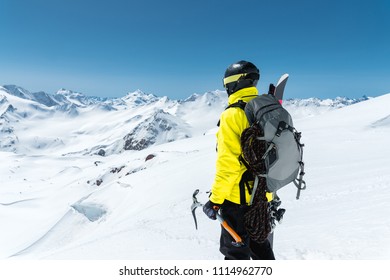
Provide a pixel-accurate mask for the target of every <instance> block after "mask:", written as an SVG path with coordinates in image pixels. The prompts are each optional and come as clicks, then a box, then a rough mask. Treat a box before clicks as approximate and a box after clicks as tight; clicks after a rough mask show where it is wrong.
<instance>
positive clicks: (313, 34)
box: [0, 0, 390, 99]
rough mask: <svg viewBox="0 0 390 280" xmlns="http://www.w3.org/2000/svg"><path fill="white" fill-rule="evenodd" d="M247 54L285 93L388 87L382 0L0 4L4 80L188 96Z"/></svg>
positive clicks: (264, 83) (215, 82)
mask: <svg viewBox="0 0 390 280" xmlns="http://www.w3.org/2000/svg"><path fill="white" fill-rule="evenodd" d="M241 59H245V60H249V61H251V62H253V63H255V64H256V65H257V66H258V67H259V68H260V71H261V79H260V82H259V86H258V87H259V89H260V91H266V89H267V87H268V84H269V83H270V82H276V80H277V79H278V77H279V76H280V75H281V74H283V73H286V72H287V73H289V74H290V79H289V84H288V85H287V88H286V93H285V94H286V98H307V97H320V98H328V97H336V96H348V97H360V96H363V95H369V96H377V95H381V94H385V93H388V92H390V65H389V64H390V4H389V1H387V0H361V1H358V0H355V1H352V0H346V1H343V0H327V1H312V0H311V1H309V0H295V1H291V0H278V1H273V0H246V1H237V0H235V1H230V0H192V1H186V0H181V1H177V0H164V1H158V0H154V1H152V0H138V1H132V0H127V1H125V0H110V1H100V0H93V1H92V0H66V1H65V0H63V1H60V0H28V1H27V0H26V1H22V0H0V85H5V84H17V85H19V86H22V87H24V88H26V89H28V90H30V91H40V90H43V91H46V92H49V93H54V92H56V91H57V90H58V89H60V88H67V89H71V90H74V91H79V92H82V93H84V94H86V95H94V96H102V97H120V96H124V95H125V94H126V93H127V92H129V91H134V90H136V89H141V90H143V91H145V92H147V93H153V94H155V95H158V96H168V97H170V98H173V99H184V98H187V97H188V96H190V95H191V94H193V93H200V94H201V93H204V92H206V91H209V90H215V89H223V87H222V78H223V74H224V72H225V69H226V67H227V66H228V65H229V64H231V63H233V62H235V61H238V60H241Z"/></svg>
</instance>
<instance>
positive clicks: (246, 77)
mask: <svg viewBox="0 0 390 280" xmlns="http://www.w3.org/2000/svg"><path fill="white" fill-rule="evenodd" d="M259 78H260V75H259V74H258V73H242V74H236V75H231V76H229V77H226V78H224V79H223V86H224V87H226V85H227V84H230V83H233V82H237V81H239V80H254V81H255V80H258V79H259Z"/></svg>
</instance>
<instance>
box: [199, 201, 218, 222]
mask: <svg viewBox="0 0 390 280" xmlns="http://www.w3.org/2000/svg"><path fill="white" fill-rule="evenodd" d="M220 207H221V205H220V204H215V203H213V202H211V201H210V200H209V201H207V203H206V204H205V205H203V212H204V213H205V214H206V215H207V217H209V218H210V219H212V220H216V219H217V213H218V210H219V208H220Z"/></svg>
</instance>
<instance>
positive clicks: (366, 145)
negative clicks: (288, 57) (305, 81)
mask: <svg viewBox="0 0 390 280" xmlns="http://www.w3.org/2000/svg"><path fill="white" fill-rule="evenodd" d="M139 94H140V92H138V93H136V94H135V95H139ZM139 97H140V99H138V98H135V99H137V100H140V103H139V105H138V106H136V105H135V104H134V103H133V102H130V101H129V99H132V100H134V99H133V98H122V99H116V100H106V101H103V102H108V103H107V104H111V106H112V107H113V110H108V111H107V110H103V109H101V108H100V107H99V106H95V105H91V106H89V105H88V106H87V105H86V106H85V107H83V106H81V105H80V104H75V106H76V109H77V111H78V112H79V114H78V115H77V116H69V114H68V113H67V112H60V111H57V110H56V109H55V107H56V105H55V106H50V107H48V106H45V105H42V104H41V103H38V102H37V101H33V100H32V99H31V98H27V99H26V98H21V97H17V96H15V95H13V94H10V93H9V92H8V91H7V90H6V89H1V90H0V115H1V116H2V117H1V119H0V121H1V129H2V132H1V133H2V136H1V137H2V138H1V145H2V148H1V150H0V157H1V160H0V178H1V184H0V217H1V221H2V230H1V231H0V258H1V259H106V260H107V259H117V260H131V259H133V260H136V259H137V260H145V259H152V260H166V259H168V260H190V259H191V260H203V259H214V260H215V259H222V255H221V254H220V253H219V251H218V246H219V232H220V226H219V225H218V223H217V222H216V221H211V220H209V219H208V218H207V217H206V216H205V215H204V214H203V213H202V211H200V210H197V214H198V230H197V231H196V230H195V227H194V221H193V218H192V215H191V212H190V205H191V204H192V193H193V192H194V190H195V189H197V188H198V189H200V193H199V196H198V199H199V201H200V202H205V201H207V199H208V194H207V193H206V191H208V190H209V189H210V186H211V184H212V181H213V178H214V172H215V169H214V168H215V136H214V131H213V129H214V127H215V123H216V122H217V120H218V115H219V113H220V111H222V110H223V108H224V106H225V104H223V103H224V102H225V101H224V100H225V97H226V96H224V94H223V92H210V93H207V94H204V95H198V96H195V95H194V96H192V97H190V98H189V99H187V100H182V101H174V100H169V99H167V98H157V97H153V96H149V97H148V95H146V96H143V95H141V96H139ZM286 103H287V101H286ZM305 103H306V105H307V106H305V108H311V109H310V110H313V112H315V109H316V108H317V109H318V108H320V111H321V113H317V114H314V113H313V115H312V116H311V117H310V118H308V117H306V116H305V117H302V118H297V119H295V126H296V128H297V129H298V130H299V131H301V132H302V142H303V143H304V144H305V149H304V160H305V171H306V175H305V180H306V182H307V190H305V191H302V193H301V198H300V200H298V201H297V200H295V192H296V189H295V187H294V186H293V185H290V186H287V187H285V188H283V189H282V190H280V191H278V194H279V196H280V197H281V199H282V206H283V208H286V209H287V212H286V214H285V216H284V220H283V223H282V224H281V225H278V226H277V228H276V231H275V239H274V250H275V255H276V258H277V259H287V260H291V259H300V260H301V259H305V260H307V259H311V260H313V259H315V260H318V259H325V260H329V259H342V260H344V259H348V260H356V259H360V260H362V259H363V260H371V259H375V260H378V259H382V260H388V259H389V258H390V220H389V210H388V202H389V201H390V148H389V145H388V140H389V139H390V122H389V119H390V113H389V108H390V94H387V95H383V96H380V97H376V98H370V99H368V100H366V101H364V102H359V103H355V104H352V105H350V106H344V107H342V108H339V109H332V110H328V109H326V110H324V111H322V110H321V108H322V107H321V106H319V105H318V104H315V103H314V102H309V101H308V102H305ZM215 104H216V105H215ZM214 105H215V106H214ZM287 105H288V104H286V106H287ZM289 106H290V105H289ZM291 106H292V107H291V108H292V109H294V108H295V109H297V110H300V109H301V108H302V106H298V105H294V104H293V105H291ZM294 106H295V107H294ZM332 108H334V107H332ZM198 110H199V111H200V114H201V115H198V114H196V112H197V111H198ZM218 111H219V112H218ZM214 114H215V115H214ZM214 118H215V119H214ZM7 127H8V129H7ZM179 128H180V129H179ZM205 132H206V133H205ZM207 132H211V133H207ZM154 134H155V135H157V136H156V138H155V139H156V141H155V142H154V144H153V143H150V145H149V146H148V147H146V146H147V145H145V146H143V144H144V143H140V142H138V143H137V141H136V140H138V141H139V140H142V139H146V138H145V135H154ZM7 137H9V138H8V140H9V141H10V142H8V143H9V146H6V145H4V144H3V143H4V142H3V141H4V140H3V139H6V138H7ZM158 137H161V138H163V139H159V138H158ZM139 138H142V139H139ZM179 138H180V139H179ZM12 139H13V140H14V141H15V143H11V142H12ZM169 139H176V140H175V141H172V142H169V141H170V140H169ZM133 140H134V141H133ZM126 141H129V142H130V144H131V145H130V146H131V147H138V146H137V145H139V146H140V147H141V146H142V148H144V149H142V150H138V149H134V150H125V149H124V145H125V143H126ZM152 144H153V145H152ZM102 155H105V156H102Z"/></svg>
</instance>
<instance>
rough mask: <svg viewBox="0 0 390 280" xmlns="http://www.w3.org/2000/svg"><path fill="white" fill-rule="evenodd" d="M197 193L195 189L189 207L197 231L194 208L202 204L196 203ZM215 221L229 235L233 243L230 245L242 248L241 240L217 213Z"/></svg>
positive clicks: (197, 190)
mask: <svg viewBox="0 0 390 280" xmlns="http://www.w3.org/2000/svg"><path fill="white" fill-rule="evenodd" d="M198 193H199V189H196V190H195V191H194V193H193V195H192V200H193V203H192V205H191V212H192V216H193V217H194V221H195V228H196V229H198V223H197V221H196V215H195V210H196V208H198V207H199V206H203V204H202V203H200V202H199V201H198V199H197V198H196V196H197V195H198ZM217 220H218V221H219V222H220V224H221V226H222V227H223V228H224V229H225V230H226V231H227V232H228V233H229V234H230V236H231V237H232V238H233V239H234V242H232V244H233V245H234V246H237V247H240V246H243V245H244V243H243V241H242V238H241V237H240V236H239V235H238V234H237V232H236V231H235V230H234V229H233V228H232V227H231V226H229V225H228V223H227V221H226V220H225V219H224V218H223V217H222V215H221V214H220V213H219V212H217Z"/></svg>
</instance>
